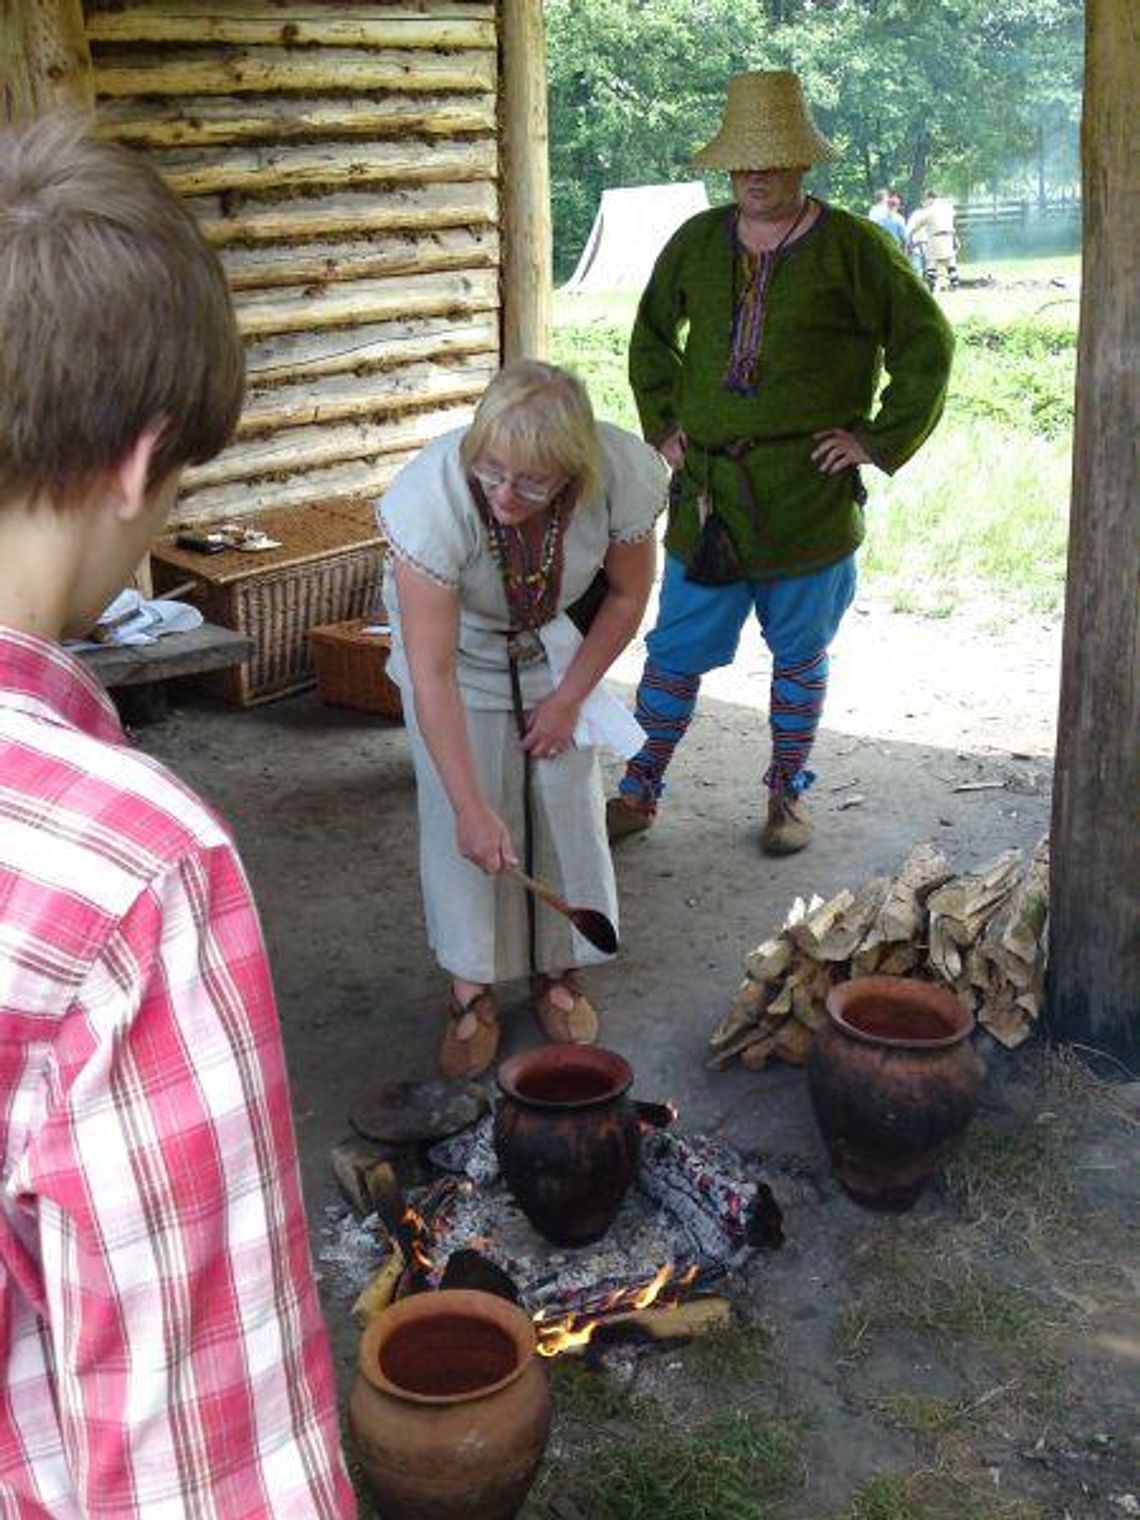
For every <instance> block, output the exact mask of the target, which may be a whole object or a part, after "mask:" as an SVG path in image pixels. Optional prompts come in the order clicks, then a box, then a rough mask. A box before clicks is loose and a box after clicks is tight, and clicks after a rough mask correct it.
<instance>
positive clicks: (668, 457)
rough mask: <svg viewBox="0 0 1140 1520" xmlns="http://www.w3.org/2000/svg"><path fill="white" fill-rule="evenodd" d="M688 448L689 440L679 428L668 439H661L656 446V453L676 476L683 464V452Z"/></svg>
mask: <svg viewBox="0 0 1140 1520" xmlns="http://www.w3.org/2000/svg"><path fill="white" fill-rule="evenodd" d="M688 446H689V440H688V439H687V438H686V437H685V434H684V433H683V432H682V430H681V429H680V428H678V429H677V431H676V432H675V433H670V434H669V436H668V438H663V439H662V440H661V442H660V443H659V444H658V445H657V452H658V453H659V454H660V455H661V457H662V459H663V460H664V461H665V463H666V464H667V465H668V466H669V468H670V469H671V470H672V471H673V472H674V474H676V472H677V471H678V470H679V469H680V468H681V466H682V465H683V464H684V462H685V450H686V449H687V448H688Z"/></svg>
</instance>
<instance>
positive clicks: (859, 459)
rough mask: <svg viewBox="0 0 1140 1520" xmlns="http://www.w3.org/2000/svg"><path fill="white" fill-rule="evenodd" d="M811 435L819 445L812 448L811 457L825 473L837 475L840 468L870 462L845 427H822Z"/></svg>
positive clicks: (865, 452)
mask: <svg viewBox="0 0 1140 1520" xmlns="http://www.w3.org/2000/svg"><path fill="white" fill-rule="evenodd" d="M812 437H813V438H815V439H816V440H817V441H818V443H819V447H818V448H816V449H813V450H812V455H811V457H812V459H813V460H814V462H815V463H816V464H817V465H819V467H820V469H821V470H822V471H823V473H824V474H825V475H838V474H839V472H840V471H841V470H851V469H854V468H855V466H856V465H860V464H870V463H871V456H870V454H868V453H867V450H866V449H865V448H864V447H863V445H862V444H861V443H860V442H859V440H858V438H856V436H855V434H854V433H850V432H848V430H847V429H846V428H824V429H823V431H822V432H820V433H813V434H812Z"/></svg>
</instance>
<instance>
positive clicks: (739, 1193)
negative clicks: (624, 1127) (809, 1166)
mask: <svg viewBox="0 0 1140 1520" xmlns="http://www.w3.org/2000/svg"><path fill="white" fill-rule="evenodd" d="M637 1180H638V1186H639V1187H640V1188H641V1190H642V1192H643V1193H646V1194H648V1196H649V1197H650V1198H652V1199H653V1200H654V1202H655V1203H659V1204H661V1205H662V1206H663V1207H664V1208H667V1209H668V1210H669V1212H670V1214H672V1215H673V1216H674V1218H675V1219H677V1220H678V1221H679V1222H680V1224H681V1225H682V1226H683V1227H684V1229H685V1230H686V1232H687V1233H688V1235H689V1236H690V1238H691V1239H692V1242H693V1244H694V1246H696V1248H697V1250H698V1251H699V1252H700V1253H701V1255H702V1257H704V1258H705V1259H706V1260H711V1261H721V1262H724V1261H729V1260H731V1259H732V1258H733V1257H735V1256H736V1255H738V1254H739V1253H740V1252H741V1251H742V1250H745V1249H749V1248H754V1247H756V1246H760V1245H772V1244H776V1245H778V1244H779V1243H780V1241H781V1240H782V1239H783V1231H782V1229H781V1227H780V1217H779V1215H780V1211H779V1208H778V1207H777V1205H776V1202H775V1200H774V1199H773V1197H772V1194H771V1191H770V1190H769V1189H768V1188H767V1186H766V1185H765V1184H764V1183H762V1182H760V1181H759V1180H758V1179H757V1178H754V1177H751V1176H749V1175H748V1174H747V1173H746V1172H745V1171H744V1170H743V1169H742V1167H741V1165H740V1158H739V1156H738V1155H737V1153H736V1152H735V1151H732V1150H730V1149H729V1147H728V1146H726V1145H722V1144H721V1143H720V1142H719V1141H716V1140H710V1139H708V1138H707V1137H706V1136H704V1135H689V1136H686V1137H682V1136H679V1135H674V1134H670V1133H669V1132H668V1131H667V1130H656V1131H653V1132H651V1133H649V1134H645V1135H643V1136H642V1141H641V1164H640V1171H639V1173H638V1179H637Z"/></svg>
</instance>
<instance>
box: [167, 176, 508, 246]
mask: <svg viewBox="0 0 1140 1520" xmlns="http://www.w3.org/2000/svg"><path fill="white" fill-rule="evenodd" d="M235 201H236V202H238V204H236V205H235V204H234V202H235ZM190 206H191V210H192V211H193V212H194V215H195V217H196V219H197V221H198V225H199V226H200V227H201V229H202V233H203V236H204V237H205V238H206V241H207V242H209V243H212V244H213V245H214V246H215V247H225V246H227V245H229V244H232V243H267V242H305V241H306V240H309V241H311V240H316V239H320V238H326V237H332V236H334V235H336V234H339V233H343V234H345V235H346V236H354V235H364V234H366V233H371V232H389V231H392V232H394V231H406V232H412V231H415V230H417V229H427V230H430V231H438V230H439V229H441V228H443V227H480V226H493V225H494V224H495V222H496V220H497V218H498V199H497V192H496V189H495V186H494V184H493V183H492V182H491V181H490V180H461V181H458V182H456V183H454V184H452V183H439V184H436V183H432V182H430V181H429V182H427V183H425V184H406V185H393V186H390V187H385V188H384V189H383V191H382V192H378V191H376V190H367V189H365V190H358V191H355V192H354V193H347V194H333V195H321V196H316V197H313V198H312V199H307V200H290V201H284V202H281V203H280V204H277V203H271V204H268V205H260V204H258V203H256V202H250V203H248V204H247V203H244V202H241V199H240V197H214V198H210V197H201V198H199V199H196V200H194V201H192V202H191V203H190Z"/></svg>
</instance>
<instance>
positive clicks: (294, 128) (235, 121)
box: [99, 94, 496, 148]
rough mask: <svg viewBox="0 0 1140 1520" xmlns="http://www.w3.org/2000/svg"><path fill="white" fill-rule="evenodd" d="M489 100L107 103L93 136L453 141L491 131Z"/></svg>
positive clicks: (194, 140)
mask: <svg viewBox="0 0 1140 1520" xmlns="http://www.w3.org/2000/svg"><path fill="white" fill-rule="evenodd" d="M495 115H496V113H495V97H494V95H491V94H487V95H384V96H381V97H379V98H376V99H372V98H368V99H363V100H360V99H354V100H342V99H340V98H338V97H336V96H330V97H327V98H323V99H318V100H307V99H304V98H302V99H299V100H293V99H290V98H288V97H284V98H282V99H262V98H261V97H260V96H240V95H235V96H232V97H231V96H225V95H221V96H203V97H201V98H195V97H190V98H189V99H175V100H131V99H126V100H107V101H103V102H101V103H100V106H99V132H100V133H101V135H102V136H104V137H112V138H114V139H115V141H116V142H121V143H126V144H127V145H128V146H130V147H133V148H191V147H212V146H217V145H219V144H223V143H240V142H249V141H255V140H256V141H263V142H273V143H288V142H292V141H295V140H297V139H304V140H305V141H307V142H313V141H316V140H318V139H320V138H322V137H338V138H345V137H364V138H367V139H369V141H373V140H375V139H376V138H382V137H409V136H412V135H417V136H421V137H455V136H457V135H459V134H460V133H465V132H494V130H495Z"/></svg>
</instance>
